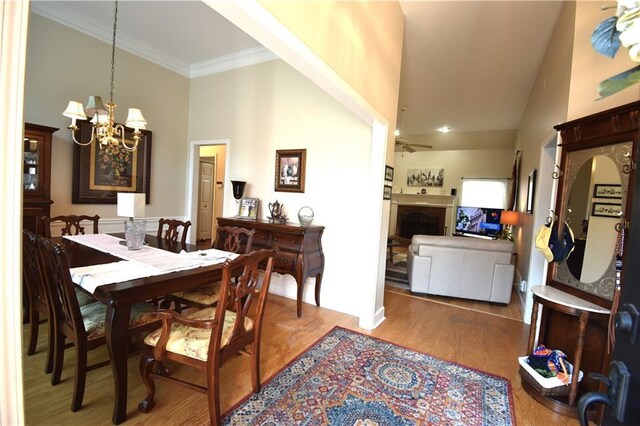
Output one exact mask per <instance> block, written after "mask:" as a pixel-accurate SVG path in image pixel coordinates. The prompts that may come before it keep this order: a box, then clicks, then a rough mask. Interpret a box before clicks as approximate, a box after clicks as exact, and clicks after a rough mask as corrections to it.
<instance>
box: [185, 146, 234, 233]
mask: <svg viewBox="0 0 640 426" xmlns="http://www.w3.org/2000/svg"><path fill="white" fill-rule="evenodd" d="M228 145H229V140H228V139H220V140H207V141H192V142H191V143H190V144H189V156H188V157H189V159H188V163H189V164H188V176H190V178H189V182H188V183H187V217H188V218H189V220H190V221H191V224H192V226H193V228H192V229H194V230H195V232H191V233H189V242H190V243H191V244H196V243H197V242H198V241H202V240H204V241H205V242H206V241H207V240H209V243H210V242H211V241H213V240H214V239H215V229H216V221H217V218H219V217H221V216H223V215H224V212H225V209H224V205H225V193H226V191H225V190H226V185H225V184H224V183H225V182H227V181H228V179H227V167H226V165H227V163H228V160H229V146H228ZM202 164H206V165H205V166H204V167H205V168H206V169H209V168H212V169H211V170H208V171H206V173H208V174H209V176H207V177H206V178H203V177H202V171H201V166H202ZM203 181H206V182H204V184H203ZM208 200H210V203H209V201H208ZM205 203H206V204H207V209H205V210H210V212H207V211H203V208H202V205H204V204H205ZM207 233H208V235H205V234H207Z"/></svg>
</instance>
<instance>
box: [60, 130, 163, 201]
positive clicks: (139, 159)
mask: <svg viewBox="0 0 640 426" xmlns="http://www.w3.org/2000/svg"><path fill="white" fill-rule="evenodd" d="M78 127H79V130H78V131H77V133H76V138H77V139H78V140H80V141H81V142H88V141H89V140H91V127H92V126H91V123H89V122H88V121H81V122H79V123H78ZM141 132H142V136H141V139H140V142H139V143H138V147H137V148H136V150H135V151H133V152H129V151H127V150H125V149H124V148H123V147H122V146H121V145H119V146H118V147H117V148H114V147H110V146H108V147H105V148H102V147H101V146H100V143H99V142H98V141H94V142H92V143H91V144H90V145H86V146H82V145H78V144H74V146H73V181H72V192H71V202H72V203H73V204H116V203H117V195H116V194H117V193H118V192H144V193H145V195H146V197H145V198H146V204H149V202H150V199H149V193H150V191H151V131H149V130H141ZM125 139H126V140H127V142H128V143H129V144H133V131H129V130H127V129H126V128H125Z"/></svg>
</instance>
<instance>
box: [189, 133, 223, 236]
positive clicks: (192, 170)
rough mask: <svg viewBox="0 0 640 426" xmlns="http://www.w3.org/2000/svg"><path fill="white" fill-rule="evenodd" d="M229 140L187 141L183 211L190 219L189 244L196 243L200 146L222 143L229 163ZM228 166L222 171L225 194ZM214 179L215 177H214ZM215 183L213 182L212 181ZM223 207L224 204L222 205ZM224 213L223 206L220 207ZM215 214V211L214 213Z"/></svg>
mask: <svg viewBox="0 0 640 426" xmlns="http://www.w3.org/2000/svg"><path fill="white" fill-rule="evenodd" d="M230 142H231V141H230V140H229V139H211V140H201V141H191V142H189V153H188V155H187V177H188V178H187V190H186V193H187V205H186V206H185V207H186V208H185V211H186V212H187V218H188V220H190V221H191V225H192V228H193V229H194V232H189V235H188V236H187V242H189V243H191V244H195V243H196V237H197V235H196V234H197V232H196V231H195V230H197V229H198V217H197V216H198V195H197V194H198V184H199V182H198V181H199V175H200V171H199V169H200V147H202V146H209V145H224V146H225V164H229V154H230V147H231V144H230ZM228 175H229V168H228V167H225V171H224V182H223V183H222V185H223V187H222V188H223V189H224V190H225V191H224V193H225V194H226V193H227V191H226V188H227V182H228V181H229V176H228ZM214 181H215V179H214ZM214 184H215V182H214ZM223 207H224V206H223ZM222 211H223V214H224V211H225V210H224V208H223V209H222ZM214 215H215V213H214Z"/></svg>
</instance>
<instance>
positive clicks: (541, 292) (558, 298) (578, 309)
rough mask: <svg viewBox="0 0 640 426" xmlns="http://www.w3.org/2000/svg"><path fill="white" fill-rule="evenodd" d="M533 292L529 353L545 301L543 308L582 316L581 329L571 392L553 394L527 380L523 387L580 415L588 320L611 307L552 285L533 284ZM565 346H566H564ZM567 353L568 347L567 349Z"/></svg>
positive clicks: (562, 409)
mask: <svg viewBox="0 0 640 426" xmlns="http://www.w3.org/2000/svg"><path fill="white" fill-rule="evenodd" d="M531 292H532V293H533V310H532V312H531V327H530V329H529V344H528V347H527V354H530V353H531V352H532V351H533V345H534V342H535V337H536V336H535V335H536V324H537V322H538V307H539V306H540V305H542V307H543V309H548V310H553V311H557V312H561V313H562V314H565V315H568V316H572V317H578V330H577V333H576V335H577V336H576V347H575V348H574V353H573V356H574V359H573V360H571V361H572V363H573V372H574V374H572V375H571V383H570V384H569V389H570V390H569V395H568V396H567V397H553V396H545V395H542V394H540V393H539V392H538V391H537V390H536V389H535V388H534V387H532V386H531V385H529V383H527V382H526V381H525V380H523V381H522V387H523V388H524V390H525V391H526V392H527V393H528V394H529V395H531V396H533V397H534V399H536V400H537V401H538V402H540V403H541V404H543V405H544V406H546V407H547V408H550V409H552V410H553V411H555V412H557V413H560V414H562V415H565V416H573V417H576V416H577V412H576V408H575V403H576V398H577V396H578V377H579V372H580V364H581V362H582V352H583V349H584V345H585V337H586V330H587V324H588V322H589V320H590V317H591V316H595V315H601V316H608V315H609V314H610V313H611V311H610V310H609V309H607V308H603V307H601V306H598V305H596V304H594V303H591V302H588V301H586V300H584V299H581V298H579V297H576V296H574V295H572V294H569V293H565V292H564V291H561V290H558V289H557V288H555V287H551V286H548V285H545V286H542V285H538V286H533V287H531ZM547 327H548V324H546V322H541V324H540V328H539V330H538V331H539V336H538V342H540V343H543V342H545V339H546V337H547V332H548V331H549V330H548V329H547ZM566 333H567V334H571V330H566ZM561 349H565V348H561ZM564 352H565V353H566V349H565V350H564Z"/></svg>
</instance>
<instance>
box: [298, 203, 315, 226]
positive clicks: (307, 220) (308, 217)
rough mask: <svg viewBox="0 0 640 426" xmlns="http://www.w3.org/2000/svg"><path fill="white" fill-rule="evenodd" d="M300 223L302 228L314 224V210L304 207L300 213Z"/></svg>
mask: <svg viewBox="0 0 640 426" xmlns="http://www.w3.org/2000/svg"><path fill="white" fill-rule="evenodd" d="M298 222H300V225H302V226H309V225H311V222H313V210H312V209H311V207H308V206H304V207H302V208H301V209H300V210H299V211H298Z"/></svg>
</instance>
